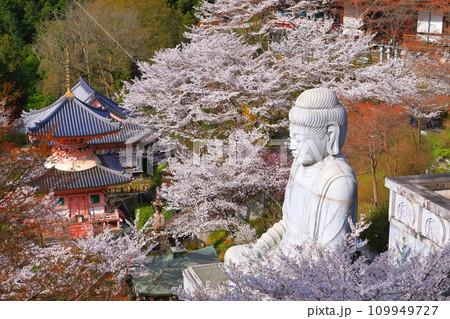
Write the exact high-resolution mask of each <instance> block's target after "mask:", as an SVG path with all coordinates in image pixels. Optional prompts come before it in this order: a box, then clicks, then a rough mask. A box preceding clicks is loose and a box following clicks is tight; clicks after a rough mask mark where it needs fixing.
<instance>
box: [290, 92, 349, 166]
mask: <svg viewBox="0 0 450 319" xmlns="http://www.w3.org/2000/svg"><path fill="white" fill-rule="evenodd" d="M289 120H290V138H291V142H290V147H289V148H290V149H291V150H292V154H293V156H294V158H295V163H296V164H300V165H304V166H309V165H313V164H315V163H317V162H319V161H321V160H323V159H324V158H326V157H327V156H329V155H333V156H336V155H338V154H339V153H340V151H341V149H342V146H343V145H344V141H345V135H346V133H347V112H346V111H345V109H344V107H343V106H342V105H341V103H340V102H339V100H338V98H337V96H336V94H335V93H334V92H333V91H331V90H330V89H326V88H317V89H311V90H306V91H304V92H303V93H302V94H300V96H299V97H298V98H297V100H296V102H295V105H294V107H293V108H292V109H291V111H290V112H289Z"/></svg>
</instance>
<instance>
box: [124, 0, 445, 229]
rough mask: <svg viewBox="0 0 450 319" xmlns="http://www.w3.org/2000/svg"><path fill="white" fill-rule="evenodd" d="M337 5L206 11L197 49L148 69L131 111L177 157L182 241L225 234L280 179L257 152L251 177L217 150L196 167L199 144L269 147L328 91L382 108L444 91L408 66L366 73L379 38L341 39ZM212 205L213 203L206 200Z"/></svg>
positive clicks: (129, 103) (273, 3)
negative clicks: (299, 100) (220, 228)
mask: <svg viewBox="0 0 450 319" xmlns="http://www.w3.org/2000/svg"><path fill="white" fill-rule="evenodd" d="M332 4H333V1H293V0H292V1H281V0H278V1H277V0H266V1H252V0H244V1H234V0H218V1H215V2H214V3H209V2H207V1H204V2H202V6H201V7H200V8H199V19H200V23H199V24H197V25H196V26H193V27H191V28H190V32H189V33H187V34H186V35H185V36H186V38H188V39H189V42H188V43H185V44H183V45H180V46H179V47H177V48H173V49H166V50H161V51H159V52H157V53H156V54H155V56H154V57H153V58H152V59H151V61H149V62H140V63H139V65H138V66H139V70H140V72H141V74H142V75H141V76H140V77H139V78H136V79H134V80H133V81H132V82H129V83H126V84H125V90H124V97H123V98H124V102H123V106H124V107H125V108H126V109H128V110H130V111H133V112H136V113H137V114H140V115H141V116H138V117H135V118H134V120H135V121H137V122H139V123H140V124H144V125H148V126H149V127H152V128H153V129H154V130H155V131H157V132H158V134H159V135H160V141H159V143H158V147H161V148H163V149H164V150H170V151H171V153H172V156H173V158H172V159H170V160H169V164H170V165H169V168H168V169H167V172H168V173H169V176H170V177H169V179H170V183H169V184H168V185H167V187H166V188H165V189H164V194H163V196H164V197H165V198H166V199H167V200H168V202H169V204H170V205H172V206H173V207H174V208H177V209H180V210H183V211H186V212H189V214H184V215H185V216H190V217H189V218H188V217H186V218H182V219H180V222H179V223H177V224H176V225H178V227H179V230H180V233H185V232H184V230H182V229H186V230H196V231H197V230H200V229H202V228H203V229H204V227H203V226H206V225H207V223H213V220H215V219H217V224H220V225H223V224H224V223H225V219H224V216H229V215H230V214H229V212H236V211H237V210H238V207H242V203H243V202H245V197H246V196H247V199H249V197H250V196H252V194H255V193H256V188H259V191H261V190H265V187H266V186H267V187H268V186H269V185H272V184H273V182H267V184H265V183H263V182H262V180H261V179H260V177H259V176H266V177H268V176H271V178H276V177H275V176H277V175H278V174H269V173H268V172H267V171H265V172H264V169H265V168H267V169H269V167H268V166H267V165H265V164H264V163H263V162H260V158H258V156H257V154H258V152H253V153H252V154H254V155H253V156H254V158H253V159H252V160H251V161H250V163H253V164H252V165H251V167H252V168H253V169H252V170H248V172H247V171H245V170H244V169H243V168H245V167H246V166H245V165H243V166H242V167H240V166H239V165H235V166H233V167H230V166H229V165H226V164H224V159H223V156H221V155H217V154H216V155H215V156H213V155H212V154H213V153H214V152H213V150H210V151H209V150H207V151H205V154H203V155H204V159H206V158H208V160H213V159H214V163H213V164H202V165H203V166H195V165H193V163H192V162H193V158H194V157H195V156H197V155H195V151H194V146H195V145H198V143H200V142H201V143H204V144H207V145H208V147H210V148H211V149H216V148H217V147H215V146H214V143H218V144H220V145H226V143H227V142H226V141H227V140H229V139H230V137H232V136H240V138H242V141H252V143H253V142H254V141H255V139H252V138H251V137H250V136H251V135H252V134H260V135H261V137H263V139H264V140H269V136H270V135H271V134H273V133H274V132H276V131H277V130H278V131H280V130H282V129H283V128H285V127H286V126H287V125H286V124H287V120H286V119H287V116H286V114H287V113H286V111H287V110H288V109H289V108H290V106H291V105H292V103H293V101H294V99H295V98H296V97H297V96H298V94H299V93H300V92H302V91H304V90H306V89H310V88H314V87H329V88H331V89H333V90H334V91H336V93H337V94H338V95H339V96H340V97H345V98H347V99H348V100H351V101H358V100H370V99H373V100H377V101H382V102H386V103H388V104H390V105H391V104H399V103H402V102H404V101H405V98H406V97H411V96H418V95H420V93H423V92H424V90H423V84H424V83H426V84H427V92H428V90H430V91H432V90H433V89H435V88H437V87H438V84H436V82H435V81H429V80H428V79H427V80H428V81H427V82H424V81H422V80H421V79H419V78H418V76H417V74H416V72H415V70H414V69H413V68H412V65H413V64H414V60H413V59H410V58H408V57H405V58H404V59H400V58H398V59H391V60H389V61H383V62H381V63H376V64H373V65H364V64H361V63H360V62H359V61H360V60H361V58H362V57H365V55H366V54H368V53H369V51H370V47H371V40H372V39H373V35H359V36H354V37H352V36H349V34H351V33H348V32H347V33H346V34H345V35H344V34H343V33H342V32H341V30H338V29H336V28H335V26H334V25H333V19H332V16H331V15H332ZM320 12H324V13H325V14H324V15H319V14H318V13H320ZM303 13H306V14H303ZM353 27H354V28H355V30H356V28H357V27H359V26H358V25H355V26H353ZM347 31H348V30H347ZM354 34H355V35H356V34H358V33H357V32H355V33H354ZM441 86H442V85H441ZM238 132H239V133H238ZM212 139H217V141H216V142H214V143H212V142H211V140H212ZM196 143H197V144H196ZM258 163H259V164H258ZM255 168H261V169H262V171H260V172H256V171H255ZM270 169H272V168H270ZM253 175H255V176H253ZM231 177H233V178H231ZM219 181H220V182H219ZM234 181H240V183H241V184H240V185H241V186H242V189H244V188H245V189H246V188H247V186H245V185H246V184H247V183H246V182H243V181H248V182H249V183H250V182H253V181H257V183H255V185H257V187H255V188H254V189H252V191H251V192H240V191H238V192H236V187H235V183H234ZM217 184H220V185H217ZM219 189H220V191H219ZM208 194H212V195H213V196H209V195H208ZM235 194H239V195H240V196H242V197H241V198H237V197H236V196H237V195H235ZM213 197H215V200H214V201H207V200H205V198H213ZM219 207H220V209H219ZM219 211H220V213H219ZM225 212H227V213H225ZM233 214H234V213H233ZM233 214H231V215H233ZM231 215H230V216H231ZM181 216H182V215H179V217H180V218H181ZM194 216H197V217H198V218H194ZM181 220H183V222H181ZM191 223H192V227H190V226H189V225H191ZM233 223H234V222H233ZM174 225H175V224H174ZM181 225H184V226H181ZM202 225H203V226H202Z"/></svg>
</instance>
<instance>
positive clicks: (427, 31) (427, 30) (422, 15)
mask: <svg viewBox="0 0 450 319" xmlns="http://www.w3.org/2000/svg"><path fill="white" fill-rule="evenodd" d="M416 31H417V35H418V36H419V39H421V40H422V41H426V42H427V43H429V42H442V41H443V40H444V39H443V31H444V13H443V12H439V11H429V10H420V11H419V12H418V17H417V30H416Z"/></svg>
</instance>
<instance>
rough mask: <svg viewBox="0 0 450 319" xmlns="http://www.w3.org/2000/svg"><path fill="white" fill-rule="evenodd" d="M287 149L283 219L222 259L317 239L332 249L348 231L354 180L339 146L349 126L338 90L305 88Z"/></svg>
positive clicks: (295, 109) (234, 259)
mask: <svg viewBox="0 0 450 319" xmlns="http://www.w3.org/2000/svg"><path fill="white" fill-rule="evenodd" d="M289 120H290V149H291V150H292V155H293V156H294V162H293V164H292V167H291V173H290V176H289V181H288V183H287V186H286V191H285V197H284V203H283V217H282V220H281V221H280V222H278V223H276V224H275V225H274V226H272V227H271V228H270V229H269V230H268V231H267V232H266V233H264V234H263V235H262V236H261V238H260V239H259V240H258V241H257V242H256V243H255V244H254V245H240V246H234V247H231V248H230V249H229V250H228V251H227V253H226V254H225V264H227V263H229V262H234V263H244V262H245V254H248V253H253V254H254V255H255V256H256V257H260V256H261V252H262V251H264V250H270V249H272V248H274V247H279V248H280V249H281V251H282V252H283V253H285V254H288V255H290V254H291V253H292V248H293V247H295V246H299V245H302V244H304V243H315V244H318V245H320V246H324V247H327V248H329V249H334V248H336V247H338V246H340V245H343V243H344V237H343V234H344V233H345V232H349V231H350V227H349V225H348V217H351V218H352V220H353V222H355V221H356V212H357V185H356V177H355V174H354V172H353V170H352V169H351V167H350V166H349V165H348V164H347V162H346V161H345V158H344V156H343V155H342V154H341V153H340V150H341V148H342V146H343V144H344V140H345V135H346V130H347V113H346V111H345V109H344V107H343V106H342V105H341V104H340V102H339V100H338V98H337V96H336V94H335V93H334V92H333V91H331V90H329V89H325V88H317V89H311V90H307V91H304V92H303V93H302V94H300V96H299V97H298V98H297V100H296V102H295V106H294V107H293V108H292V109H291V111H290V112H289Z"/></svg>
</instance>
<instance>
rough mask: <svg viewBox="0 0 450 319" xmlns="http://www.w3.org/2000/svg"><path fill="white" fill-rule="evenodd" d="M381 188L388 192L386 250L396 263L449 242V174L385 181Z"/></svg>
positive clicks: (415, 176)
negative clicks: (394, 256) (392, 251)
mask: <svg viewBox="0 0 450 319" xmlns="http://www.w3.org/2000/svg"><path fill="white" fill-rule="evenodd" d="M385 185H386V187H387V188H389V189H390V197H389V223H390V229H389V248H390V249H394V250H395V252H396V254H397V260H398V262H404V261H406V260H408V259H409V258H410V257H412V256H425V255H426V254H428V253H429V252H430V251H431V249H433V248H434V249H441V248H442V247H444V246H445V245H446V244H448V243H449V242H450V234H449V233H450V199H449V196H448V195H449V190H450V173H443V174H428V175H414V176H403V177H396V178H386V182H385ZM446 196H447V197H446Z"/></svg>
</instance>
